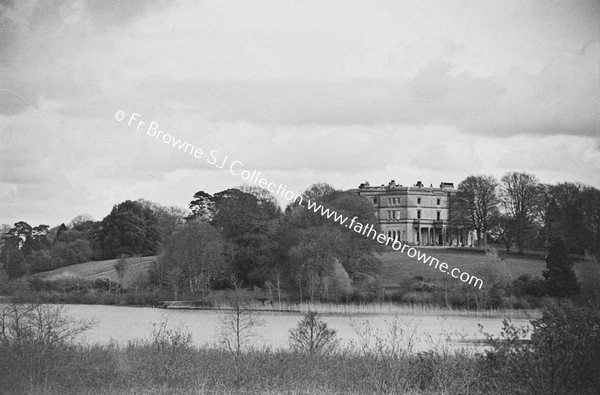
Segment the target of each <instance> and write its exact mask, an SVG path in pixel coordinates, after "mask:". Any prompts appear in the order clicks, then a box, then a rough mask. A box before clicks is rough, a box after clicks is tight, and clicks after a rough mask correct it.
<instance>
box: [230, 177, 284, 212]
mask: <svg viewBox="0 0 600 395" xmlns="http://www.w3.org/2000/svg"><path fill="white" fill-rule="evenodd" d="M235 189H239V190H240V191H242V192H244V193H249V194H251V195H253V196H254V197H255V198H256V199H257V200H258V205H259V206H261V210H262V211H263V212H265V214H266V215H267V216H270V217H279V216H280V215H281V207H279V203H277V198H276V197H275V195H273V194H272V193H271V192H269V191H268V190H267V189H264V188H261V187H258V186H256V185H248V184H243V185H240V186H238V187H236V188H235Z"/></svg>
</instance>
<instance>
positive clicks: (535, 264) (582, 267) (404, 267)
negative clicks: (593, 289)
mask: <svg viewBox="0 0 600 395" xmlns="http://www.w3.org/2000/svg"><path fill="white" fill-rule="evenodd" d="M423 252H425V253H427V254H428V255H431V256H432V257H435V258H437V259H439V261H440V262H446V263H448V265H449V266H450V267H456V268H458V269H460V270H461V271H463V272H470V273H474V272H475V270H474V269H475V268H477V267H478V266H479V265H481V264H482V263H484V262H486V256H485V254H484V253H483V252H479V251H467V250H453V249H423ZM500 256H502V258H503V259H504V262H505V263H506V266H507V267H508V269H509V271H510V275H511V277H512V279H513V280H514V279H516V278H517V277H519V276H521V275H523V274H529V275H530V276H531V277H542V272H543V270H544V268H545V267H546V261H545V260H544V258H543V257H542V256H540V255H533V254H529V255H516V254H503V253H500ZM378 257H379V259H380V260H381V264H382V272H381V279H382V282H383V285H384V286H388V287H389V286H396V285H398V284H400V283H402V282H405V281H408V280H411V279H413V278H414V277H415V276H422V277H423V278H424V279H433V280H436V279H447V278H448V275H447V274H444V273H442V272H440V271H439V270H436V269H434V268H433V267H429V266H428V265H425V264H423V263H422V262H421V261H417V260H416V259H415V258H409V257H408V256H407V255H406V254H405V253H400V252H384V253H382V254H379V255H378ZM574 270H575V273H576V274H577V277H578V278H579V280H580V281H581V282H582V283H586V282H595V283H596V284H598V283H600V266H599V265H598V264H597V263H596V262H594V261H591V260H585V261H579V262H576V263H575V265H574Z"/></svg>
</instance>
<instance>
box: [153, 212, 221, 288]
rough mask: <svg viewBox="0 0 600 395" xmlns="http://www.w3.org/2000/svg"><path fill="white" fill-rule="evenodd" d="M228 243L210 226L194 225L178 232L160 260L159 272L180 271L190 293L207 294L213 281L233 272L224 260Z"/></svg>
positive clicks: (204, 224) (190, 224) (195, 223)
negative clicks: (205, 292)
mask: <svg viewBox="0 0 600 395" xmlns="http://www.w3.org/2000/svg"><path fill="white" fill-rule="evenodd" d="M224 249H225V240H224V239H223V237H222V236H221V235H220V234H219V232H218V231H217V230H216V229H215V228H214V227H212V226H211V225H209V224H207V223H198V222H192V223H188V224H186V225H185V226H184V227H182V228H181V229H179V230H177V231H176V232H175V233H174V235H173V237H172V238H171V239H170V240H169V242H168V243H167V245H166V246H165V250H164V252H163V254H162V255H161V256H160V259H159V271H161V272H162V271H168V270H170V269H171V268H173V267H177V268H179V270H180V273H181V279H182V280H184V281H185V282H186V286H187V287H189V291H190V292H191V293H192V294H195V293H197V292H199V291H205V290H206V289H207V287H208V284H209V281H210V279H211V278H212V277H215V276H223V275H226V274H228V272H229V271H230V269H229V265H228V262H227V261H226V259H225V256H224Z"/></svg>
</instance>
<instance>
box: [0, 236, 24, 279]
mask: <svg viewBox="0 0 600 395" xmlns="http://www.w3.org/2000/svg"><path fill="white" fill-rule="evenodd" d="M0 256H1V258H2V262H3V263H4V271H5V272H6V275H7V276H8V278H9V279H13V278H17V277H21V276H23V275H25V274H27V265H26V264H25V257H24V256H23V253H22V252H21V250H20V249H19V242H18V240H17V239H15V238H11V239H7V240H5V242H4V245H3V246H2V253H1V254H0Z"/></svg>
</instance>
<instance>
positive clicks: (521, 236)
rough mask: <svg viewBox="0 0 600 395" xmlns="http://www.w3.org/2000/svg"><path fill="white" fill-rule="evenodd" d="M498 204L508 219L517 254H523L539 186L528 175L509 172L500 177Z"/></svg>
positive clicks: (533, 177) (537, 198)
mask: <svg viewBox="0 0 600 395" xmlns="http://www.w3.org/2000/svg"><path fill="white" fill-rule="evenodd" d="M501 182H502V185H501V188H500V202H501V204H502V207H503V209H504V211H505V213H506V214H507V215H508V217H509V218H510V224H511V226H512V228H513V234H514V236H515V241H516V243H517V246H518V248H519V253H521V254H522V253H523V248H524V245H525V241H526V237H527V234H528V232H529V231H530V230H531V226H532V224H533V221H534V219H535V217H536V215H537V210H536V207H537V205H538V203H539V198H540V192H541V190H540V184H539V182H538V180H537V178H536V177H535V176H534V175H532V174H528V173H519V172H510V173H506V174H505V175H504V176H503V177H502V180H501Z"/></svg>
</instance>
